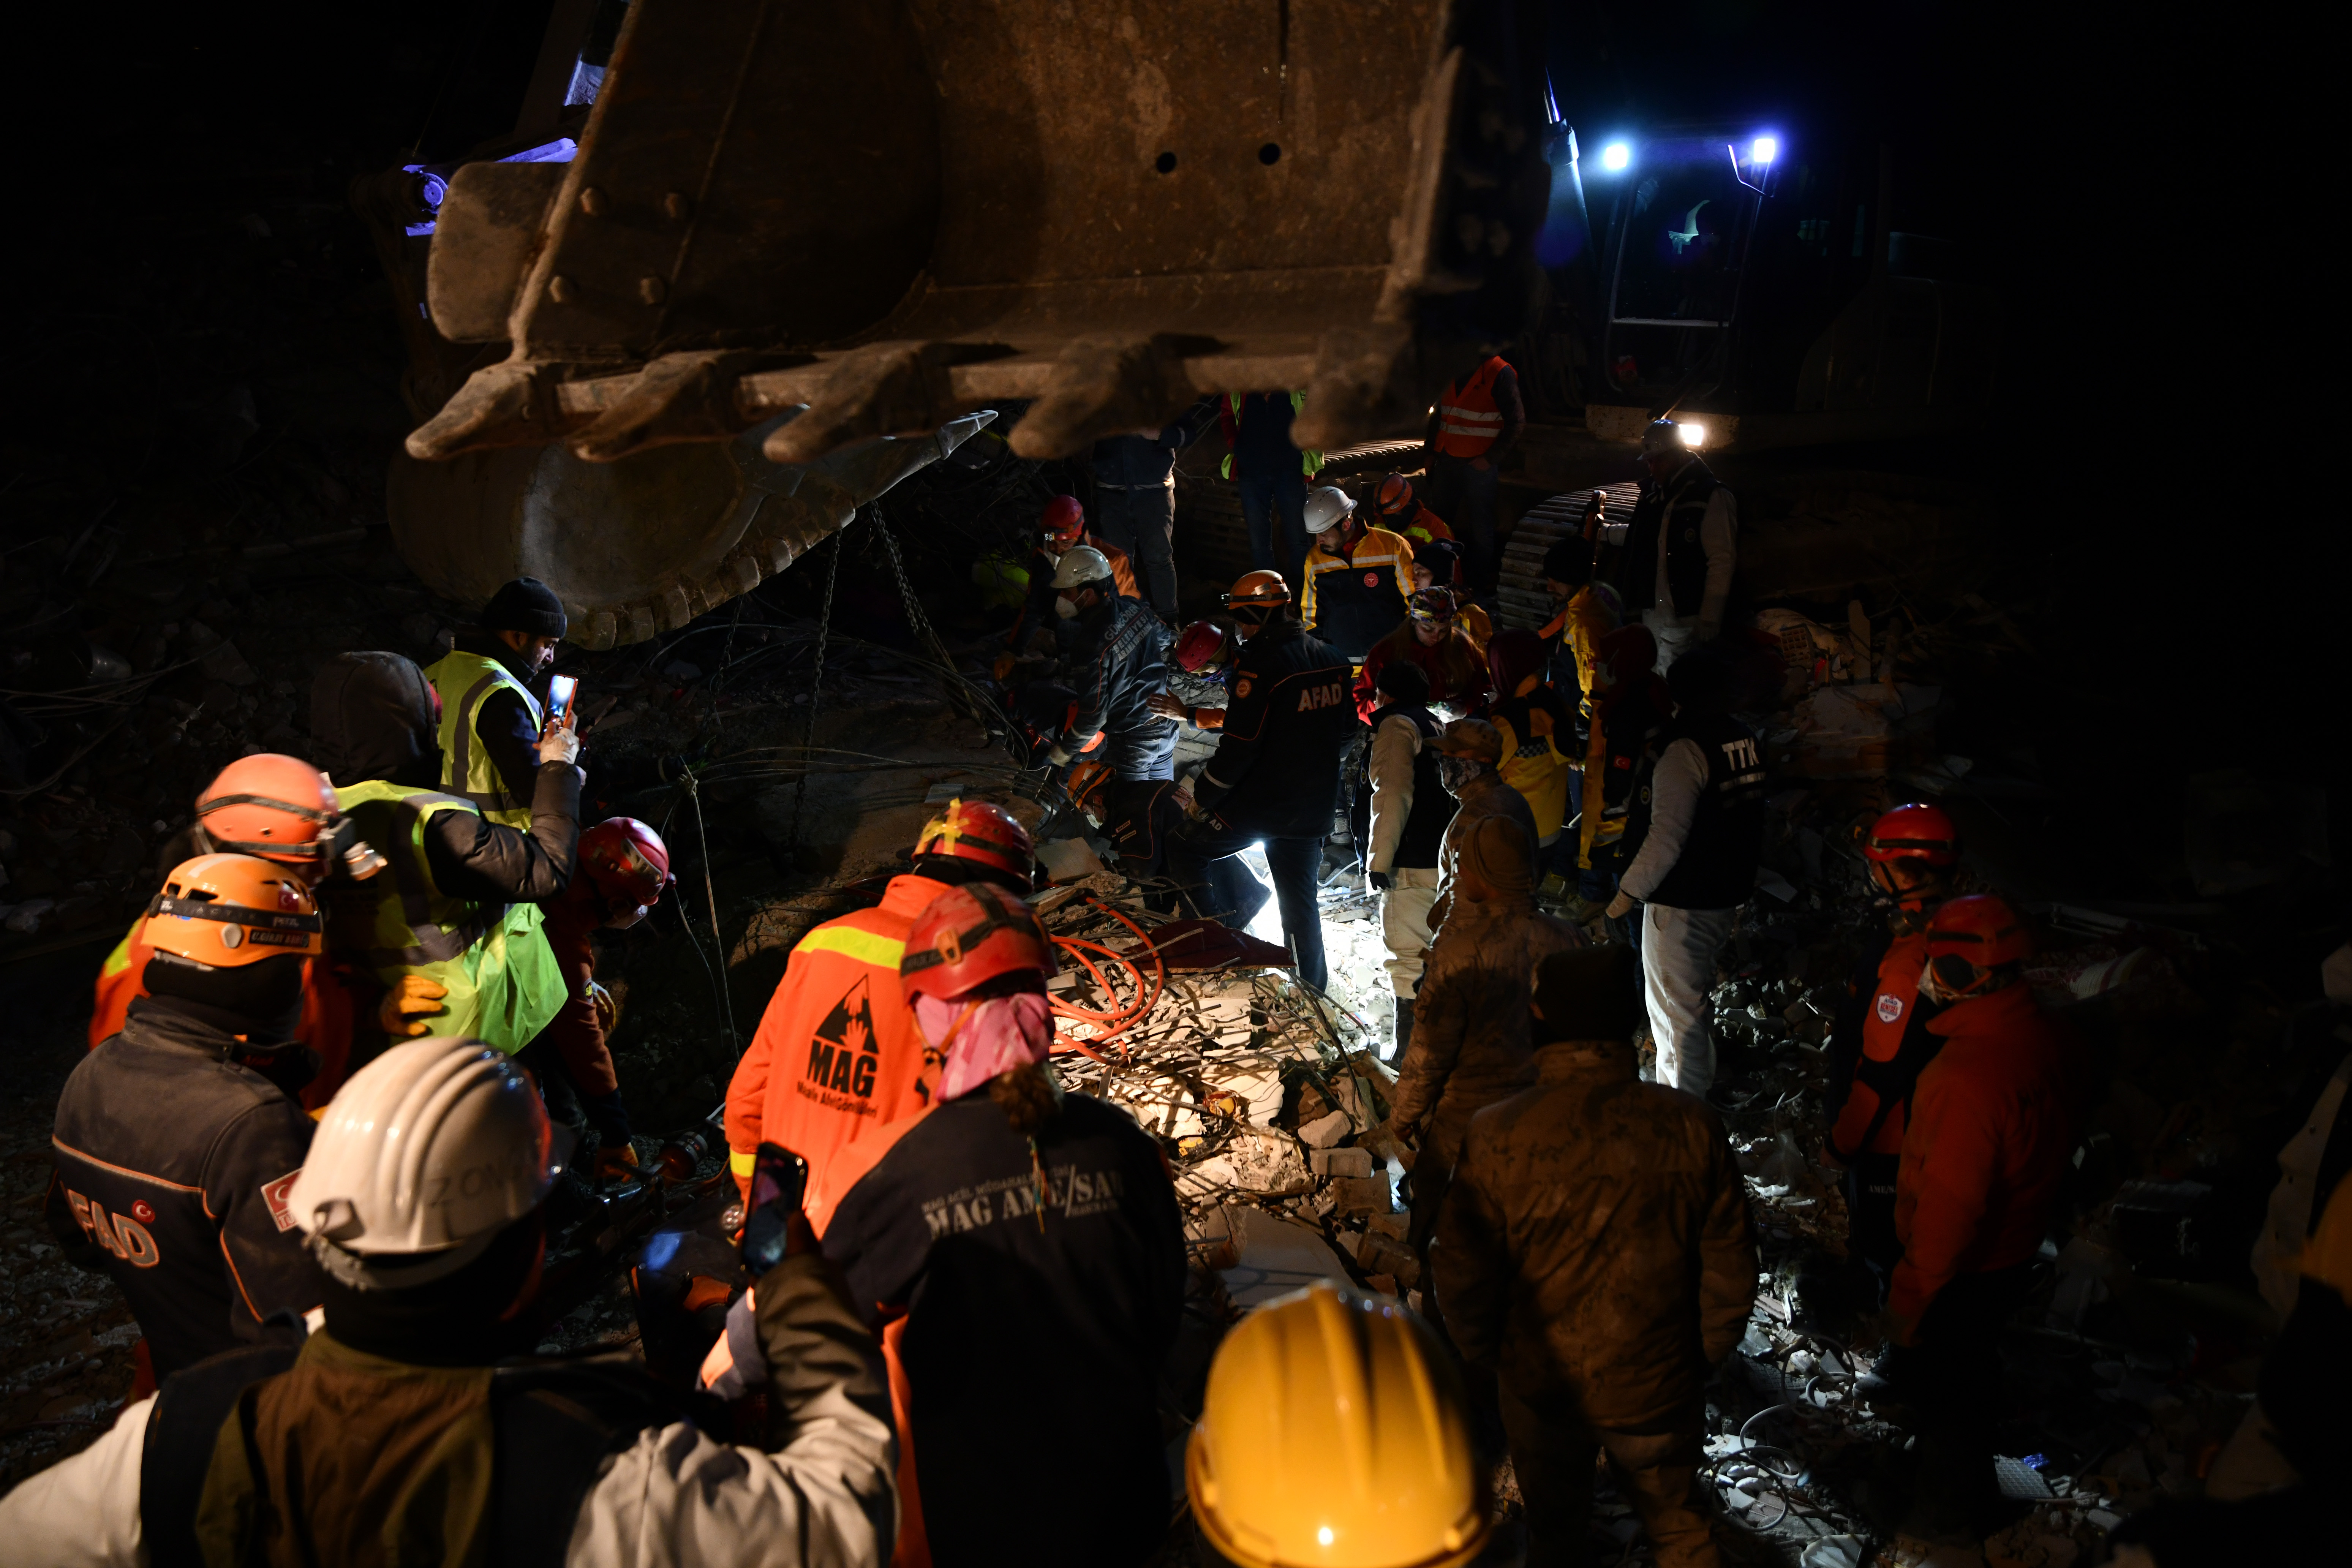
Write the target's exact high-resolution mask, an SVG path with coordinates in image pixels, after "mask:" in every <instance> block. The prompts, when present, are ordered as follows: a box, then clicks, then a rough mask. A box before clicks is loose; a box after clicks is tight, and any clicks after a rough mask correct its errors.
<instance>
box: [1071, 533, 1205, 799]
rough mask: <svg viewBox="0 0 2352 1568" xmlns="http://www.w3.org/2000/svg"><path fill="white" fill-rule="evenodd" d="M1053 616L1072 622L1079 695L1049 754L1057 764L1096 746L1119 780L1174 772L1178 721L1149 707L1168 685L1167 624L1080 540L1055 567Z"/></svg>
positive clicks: (1166, 775)
mask: <svg viewBox="0 0 2352 1568" xmlns="http://www.w3.org/2000/svg"><path fill="white" fill-rule="evenodd" d="M1054 587H1055V593H1056V595H1058V596H1057V597H1056V598H1055V602H1054V608H1055V614H1056V615H1059V616H1062V617H1063V618H1064V619H1066V620H1070V621H1072V622H1074V623H1075V624H1076V626H1077V628H1078V634H1077V642H1076V647H1075V649H1074V653H1073V658H1072V660H1071V662H1072V664H1073V665H1075V666H1076V668H1075V669H1074V670H1073V671H1072V679H1073V684H1074V687H1075V689H1076V702H1075V703H1074V704H1073V706H1072V707H1071V709H1070V710H1069V711H1068V714H1067V717H1066V720H1065V721H1064V723H1063V727H1062V730H1061V734H1060V738H1059V739H1058V740H1057V741H1056V742H1055V743H1054V745H1053V746H1052V747H1051V749H1049V750H1048V751H1047V752H1046V754H1045V761H1046V762H1047V763H1049V764H1051V765H1052V766H1054V767H1066V766H1068V765H1069V763H1070V762H1071V760H1072V758H1073V756H1074V755H1075V754H1076V753H1077V752H1091V751H1093V750H1094V749H1095V748H1096V747H1097V746H1099V747H1101V749H1102V752H1103V756H1102V760H1103V761H1104V762H1107V763H1109V764H1110V765H1111V768H1112V771H1113V772H1115V773H1117V774H1118V776H1119V777H1120V778H1122V779H1167V778H1173V777H1175V776H1176V771H1175V756H1176V725H1175V723H1174V721H1171V720H1170V719H1167V718H1165V717H1163V716H1162V715H1160V714H1159V713H1157V712H1155V711H1153V710H1152V708H1151V706H1150V700H1151V699H1152V698H1153V697H1156V696H1158V695H1159V694H1160V693H1161V692H1164V691H1166V690H1167V689H1168V628H1167V627H1166V626H1163V625H1162V624H1161V623H1160V618H1159V617H1158V616H1154V615H1153V614H1152V613H1151V611H1150V609H1148V608H1147V607H1145V606H1144V605H1140V604H1139V603H1137V602H1136V601H1135V600H1133V599H1127V598H1121V597H1120V596H1119V595H1118V590H1117V587H1116V585H1115V584H1113V583H1112V581H1111V578H1110V573H1109V570H1108V563H1106V562H1105V561H1104V560H1103V557H1102V556H1101V554H1100V553H1099V552H1096V551H1094V550H1092V549H1089V548H1087V546H1085V545H1079V546H1078V547H1076V549H1074V550H1072V551H1070V552H1068V553H1067V554H1066V555H1064V556H1063V557H1062V563H1061V565H1059V566H1058V567H1056V568H1055V571H1054Z"/></svg>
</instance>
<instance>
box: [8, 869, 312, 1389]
mask: <svg viewBox="0 0 2352 1568" xmlns="http://www.w3.org/2000/svg"><path fill="white" fill-rule="evenodd" d="M146 943H147V946H148V948H149V949H150V956H149V958H148V959H147V963H146V966H145V974H144V980H145V986H146V994H144V995H142V996H140V997H138V998H136V999H134V1000H133V1001H132V1002H131V1005H130V1010H129V1016H127V1017H126V1018H125V1019H124V1021H123V1025H122V1029H121V1033H119V1034H117V1035H115V1036H114V1037H112V1038H110V1039H109V1040H108V1041H106V1043H105V1044H103V1045H101V1046H100V1047H98V1049H96V1050H94V1051H92V1052H90V1053H89V1055H88V1056H86V1057H84V1058H82V1059H81V1060H80V1061H79V1062H78V1063H76V1064H75V1066H74V1070H73V1072H72V1074H71V1075H70V1076H68V1078H67V1079H66V1086H65V1091H64V1093H63V1094H61V1095H60V1096H59V1097H58V1115H57V1124H56V1132H55V1134H54V1136H53V1137H52V1138H51V1140H50V1143H51V1148H52V1158H53V1160H54V1162H55V1163H56V1167H57V1169H56V1173H55V1174H54V1175H53V1176H52V1177H51V1178H50V1181H49V1192H48V1204H47V1217H48V1222H49V1229H50V1231H51V1232H52V1233H53V1234H55V1236H56V1237H57V1238H58V1245H59V1246H60V1247H63V1248H64V1249H65V1254H66V1258H67V1260H68V1262H71V1263H73V1264H75V1265H76V1266H78V1267H79V1268H87V1269H89V1270H91V1271H92V1272H94V1273H103V1274H105V1275H106V1276H107V1277H108V1278H109V1279H112V1280H113V1281H114V1283H115V1284H116V1285H117V1286H118V1287H120V1288H121V1291H122V1294H123V1299H124V1300H127V1301H128V1302H130V1304H131V1315H132V1316H133V1317H135V1318H137V1319H138V1321H139V1330H140V1332H141V1333H142V1334H144V1335H145V1336H146V1339H145V1342H144V1346H143V1352H144V1353H143V1359H144V1360H145V1362H146V1365H147V1366H148V1367H152V1377H153V1378H165V1377H169V1376H171V1375H172V1373H175V1372H177V1371H179V1370H180V1369H181V1368H183V1367H186V1366H193V1365H194V1364H195V1363H197V1362H200V1361H202V1360H204V1359H205V1357H206V1356H210V1355H214V1354H216V1353H218V1352H222V1351H226V1350H233V1349H235V1348H236V1347H237V1346H238V1345H241V1344H253V1343H257V1342H261V1341H264V1340H270V1339H283V1338H284V1337H285V1336H286V1335H287V1333H288V1332H289V1331H288V1329H287V1328H286V1326H285V1325H284V1324H283V1323H274V1322H273V1321H272V1320H273V1318H275V1317H276V1316H277V1315H278V1314H279V1313H281V1312H289V1311H290V1312H292V1313H294V1314H296V1315H297V1316H299V1314H301V1313H303V1312H306V1311H309V1310H310V1309H311V1308H313V1307H315V1306H317V1305H318V1304H319V1276H318V1270H317V1268H315V1267H314V1266H313V1265H312V1263H311V1261H310V1258H309V1257H308V1256H307V1255H306V1254H305V1252H304V1251H303V1248H302V1246H301V1243H300V1240H299V1237H295V1236H293V1235H291V1234H290V1233H289V1228H288V1226H289V1221H288V1219H287V1215H288V1213H289V1210H288V1208H287V1205H286V1184H287V1183H288V1181H289V1180H290V1179H291V1178H292V1176H293V1174H294V1173H295V1172H296V1171H297V1170H298V1169H299V1168H300V1166H301V1163H302V1157H303V1154H304V1153H305V1152H306V1151H308V1150H309V1148H310V1118H309V1117H308V1116H306V1115H304V1114H303V1111H302V1108H301V1106H300V1105H299V1103H297V1101H296V1100H295V1099H294V1096H295V1095H296V1094H298V1093H299V1091H300V1090H301V1088H302V1085H303V1084H304V1083H305V1082H306V1081H308V1079H309V1078H310V1075H311V1073H312V1072H314V1071H315V1070H316V1068H317V1065H318V1064H317V1059H316V1058H314V1057H312V1056H311V1055H310V1053H309V1052H308V1051H307V1050H305V1049H304V1047H302V1046H301V1045H300V1044H299V1042H298V1041H297V1040H296V1039H295V1037H294V1031H295V1025H296V1022H297V1020H298V1019H299V1016H300V1015H301V1010H302V979H303V970H304V965H305V964H306V963H308V962H309V961H310V960H312V959H315V958H317V957H318V956H319V955H320V953H321V952H325V951H326V941H325V935H324V927H323V924H322V922H321V921H320V918H319V908H318V904H317V901H316V900H314V899H313V898H312V897H311V893H310V889H309V887H307V886H306V885H305V884H304V883H303V881H302V879H300V878H299V877H298V876H296V875H295V874H294V873H293V872H292V871H290V870H289V869H288V868H286V867H284V866H279V865H275V864H273V863H271V862H269V861H267V860H261V859H257V858H254V857H253V856H250V855H200V856H198V857H197V858H194V859H193V860H190V861H189V862H187V863H186V864H185V865H184V866H180V867H178V868H175V869H173V872H172V874H171V876H170V877H169V878H167V879H165V881H164V883H163V890H162V891H161V892H160V893H158V894H157V895H156V896H155V899H154V901H153V902H152V903H151V904H149V905H148V907H147V924H146ZM144 1370H145V1368H142V1371H144ZM146 1386H148V1387H150V1388H152V1386H153V1383H152V1380H150V1381H148V1382H147V1383H146Z"/></svg>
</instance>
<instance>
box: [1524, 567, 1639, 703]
mask: <svg viewBox="0 0 2352 1568" xmlns="http://www.w3.org/2000/svg"><path fill="white" fill-rule="evenodd" d="M1543 574H1544V593H1545V595H1547V596H1548V597H1549V598H1550V600H1551V602H1552V603H1553V604H1555V605H1559V614H1557V615H1555V616H1552V618H1551V619H1550V620H1549V621H1546V622H1545V623H1544V624H1543V628H1542V629H1541V630H1540V631H1538V632H1537V633H1536V636H1538V637H1541V638H1542V639H1543V641H1544V645H1545V647H1546V650H1547V652H1548V654H1549V668H1550V672H1551V682H1552V684H1553V685H1554V686H1557V687H1558V688H1559V690H1560V693H1561V694H1562V695H1563V696H1565V695H1566V694H1567V693H1568V692H1569V691H1570V689H1574V690H1575V692H1576V693H1577V705H1576V710H1577V713H1578V715H1579V716H1580V718H1581V719H1582V720H1583V721H1585V722H1586V723H1587V724H1590V723H1591V719H1592V700H1593V688H1594V685H1595V683H1596V681H1597V679H1598V675H1599V667H1600V663H1601V638H1603V637H1607V636H1608V635H1609V634H1610V633H1611V632H1613V631H1615V630H1616V629H1617V623H1618V622H1619V620H1620V619H1622V616H1623V611H1622V609H1621V607H1620V606H1619V605H1618V601H1617V590H1616V589H1614V588H1612V587H1611V586H1610V585H1609V584H1606V583H1603V582H1601V581H1600V580H1599V579H1598V578H1596V577H1595V576H1593V574H1592V546H1591V544H1590V543H1588V542H1585V541H1584V540H1581V539H1562V540H1558V541H1556V542H1554V543H1553V544H1552V547H1551V548H1550V549H1549V550H1547V551H1545V552H1544V560H1543Z"/></svg>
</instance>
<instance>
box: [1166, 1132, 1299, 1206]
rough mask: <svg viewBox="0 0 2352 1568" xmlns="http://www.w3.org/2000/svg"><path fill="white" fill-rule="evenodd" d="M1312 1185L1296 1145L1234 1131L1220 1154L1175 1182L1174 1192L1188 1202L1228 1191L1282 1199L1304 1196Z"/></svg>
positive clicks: (1285, 1138) (1281, 1135)
mask: <svg viewBox="0 0 2352 1568" xmlns="http://www.w3.org/2000/svg"><path fill="white" fill-rule="evenodd" d="M1314 1184H1315V1178H1314V1177H1313V1176H1312V1175H1310V1174H1309V1173H1307V1161H1306V1159H1305V1158H1304V1157H1303V1154H1302V1152H1301V1151H1300V1149H1299V1146H1298V1141H1297V1139H1295V1138H1293V1137H1291V1136H1290V1134H1288V1133H1287V1132H1282V1131H1274V1130H1271V1129H1267V1128H1262V1127H1238V1128H1235V1129H1234V1132H1233V1134H1232V1136H1231V1138H1230V1139H1229V1140H1228V1142H1226V1144H1225V1146H1224V1148H1223V1150H1222V1151H1220V1152H1217V1153H1215V1154H1213V1155H1211V1156H1210V1157H1209V1158H1207V1159H1205V1160H1202V1161H1201V1162H1200V1163H1197V1164H1195V1165H1192V1166H1191V1167H1190V1168H1189V1169H1187V1170H1185V1171H1183V1172H1181V1173H1179V1174H1178V1176H1177V1178H1176V1190H1177V1192H1178V1193H1180V1194H1183V1195H1184V1196H1186V1197H1191V1198H1199V1197H1202V1196H1206V1195H1208V1194H1213V1193H1215V1192H1218V1191H1220V1190H1223V1189H1227V1188H1231V1189H1234V1190H1236V1191H1240V1192H1244V1193H1263V1194H1267V1195H1268V1196H1282V1195H1286V1194H1293V1193H1304V1192H1307V1191H1308V1190H1309V1189H1311V1188H1312V1187H1313V1186H1314Z"/></svg>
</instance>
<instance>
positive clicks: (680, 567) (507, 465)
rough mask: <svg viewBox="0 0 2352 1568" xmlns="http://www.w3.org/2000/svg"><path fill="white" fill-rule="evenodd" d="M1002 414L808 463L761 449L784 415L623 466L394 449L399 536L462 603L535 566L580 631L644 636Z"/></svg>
mask: <svg viewBox="0 0 2352 1568" xmlns="http://www.w3.org/2000/svg"><path fill="white" fill-rule="evenodd" d="M995 417H996V416H995V414H994V413H993V412H991V411H988V410H982V412H980V413H978V414H967V415H964V416H961V417H959V418H955V419H950V420H949V421H947V422H946V423H944V424H942V425H941V426H940V427H939V428H938V429H937V430H935V431H933V432H932V433H931V434H930V435H929V436H924V437H918V438H916V439H913V440H900V439H898V438H897V437H887V436H886V437H877V438H875V439H872V440H867V441H861V442H858V443H856V444H855V445H853V446H849V447H842V448H841V449H839V450H837V451H835V452H831V453H828V454H827V455H826V456H824V458H819V459H818V460H817V461H815V462H814V463H806V464H799V463H776V462H773V461H771V460H770V459H769V458H766V457H765V456H763V455H762V454H761V447H762V445H763V444H764V443H765V442H766V441H767V439H768V437H770V436H771V435H772V433H773V432H774V431H775V430H776V429H778V428H780V427H782V426H785V425H786V424H787V422H788V421H789V420H790V419H791V418H792V416H791V415H790V414H783V415H779V416H775V417H774V418H772V419H771V420H769V421H768V422H767V423H765V424H763V425H760V426H754V427H753V428H752V429H751V430H749V431H746V432H744V433H743V434H742V435H741V436H739V437H736V438H735V439H734V440H731V441H707V442H702V443H698V444H696V445H693V446H676V447H663V448H659V449H656V450H654V451H648V452H641V453H639V454H637V455H636V456H635V457H632V458H625V459H624V460H622V461H620V462H617V463H587V462H583V461H582V460H581V459H580V458H575V457H573V456H572V453H571V452H570V451H569V450H567V449H566V448H564V447H556V446H542V447H503V448H499V449H497V450H493V451H487V452H473V453H468V454H467V455H466V456H464V457H461V458H457V459H456V460H454V461H451V462H447V463H418V462H412V461H407V460H396V461H395V462H394V465H393V468H392V476H391V482H390V486H389V490H388V500H390V502H391V511H392V527H393V542H394V544H395V545H396V546H397V547H398V548H399V550H400V552H401V554H402V556H403V557H404V558H405V559H406V560H407V561H408V562H409V563H411V564H412V565H413V566H414V567H415V570H416V572H417V574H418V575H420V576H422V577H423V578H424V579H425V581H426V582H427V583H429V584H432V585H433V587H434V588H435V589H436V590H437V591H439V592H440V593H442V594H445V595H448V596H449V597H450V598H453V599H456V600H458V601H460V602H461V603H465V604H468V605H479V604H481V603H483V602H484V601H486V600H487V599H488V598H489V596H490V595H491V594H492V593H494V592H496V591H497V589H498V586H499V584H501V583H504V582H506V581H507V580H508V579H509V578H511V577H520V576H530V577H536V578H538V579H539V580H540V581H541V582H542V583H545V584H547V585H548V586H549V587H551V588H552V589H554V590H555V592H556V594H557V595H558V596H559V597H561V598H562V601H563V607H564V610H565V613H566V614H567V615H568V616H569V617H570V619H571V623H572V626H571V633H570V637H571V640H572V641H573V642H575V643H579V644H581V645H582V646H583V647H597V648H603V647H614V646H615V645H617V644H621V643H633V642H643V641H645V640H646V638H648V637H654V636H656V635H657V634H659V633H661V632H666V631H673V630H675V629H677V627H679V626H684V625H686V624H687V623H688V621H690V620H692V619H694V618H695V617H696V616H699V615H701V614H702V613H703V612H704V611H706V610H709V609H710V608H711V607H712V606H714V605H721V604H724V603H726V602H727V601H728V600H729V599H731V598H733V597H734V596H735V595H738V594H743V593H748V592H749V591H751V589H752V588H755V587H757V586H758V585H759V584H760V583H761V580H762V579H763V578H765V577H768V576H770V575H772V574H775V573H778V572H781V571H782V570H783V569H784V568H785V567H787V566H789V565H791V564H792V563H793V562H794V561H797V560H798V559H800V558H801V557H802V556H803V555H805V554H807V553H808V552H810V551H811V550H813V549H814V548H815V547H816V546H817V545H819V544H822V543H823V542H824V541H825V540H827V539H829V538H831V537H832V536H833V535H834V534H835V533H836V532H838V531H841V530H842V529H844V528H845V527H847V526H848V525H849V522H850V520H851V519H852V518H854V517H856V515H857V509H858V508H860V507H862V506H864V505H865V504H866V502H868V501H870V500H874V499H875V498H876V497H877V496H879V495H881V494H882V493H883V492H884V491H886V490H887V489H890V487H891V486H893V485H895V484H897V483H898V481H899V480H901V479H905V478H906V477H907V476H908V475H909V474H912V473H914V472H915V471H916V470H917V469H919V468H925V467H927V466H929V464H931V463H934V462H937V461H938V460H939V459H940V458H944V457H946V456H947V455H948V454H949V453H950V452H952V451H954V450H955V448H956V447H958V446H960V445H961V444H962V443H963V441H964V440H965V439H967V438H968V437H971V436H972V435H973V434H975V433H976V432H978V431H979V430H980V429H981V428H982V426H985V425H987V424H988V423H989V422H990V421H991V420H992V419H994V418H995Z"/></svg>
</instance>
